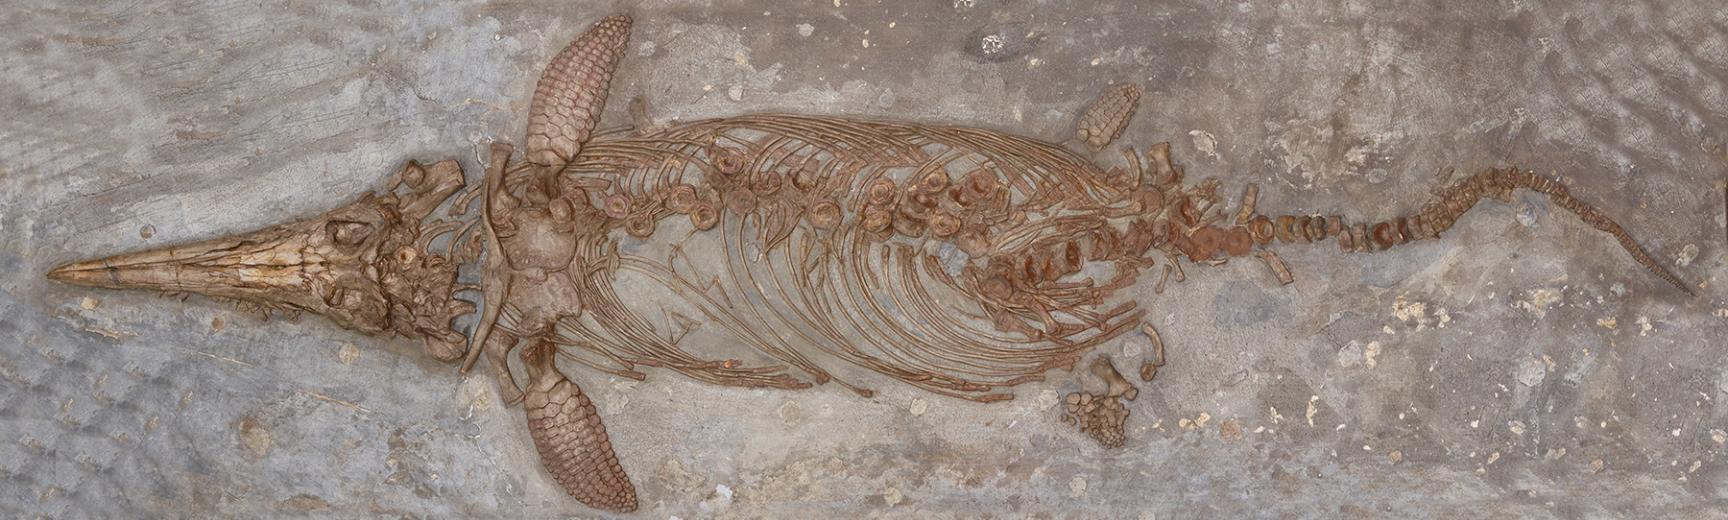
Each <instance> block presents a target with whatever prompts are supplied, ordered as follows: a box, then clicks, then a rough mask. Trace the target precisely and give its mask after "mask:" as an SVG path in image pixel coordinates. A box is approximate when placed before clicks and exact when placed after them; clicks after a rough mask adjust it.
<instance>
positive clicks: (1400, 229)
mask: <svg viewBox="0 0 1728 520" xmlns="http://www.w3.org/2000/svg"><path fill="white" fill-rule="evenodd" d="M1518 188H1523V189H1527V190H1530V191H1534V192H1537V193H1541V194H1545V195H1547V196H1548V199H1549V200H1551V201H1554V203H1555V204H1558V205H1559V206H1560V207H1562V208H1566V209H1567V210H1569V211H1571V212H1572V213H1575V214H1577V215H1578V218H1579V219H1580V220H1583V221H1584V222H1585V223H1586V224H1590V226H1591V227H1594V228H1596V229H1599V230H1602V231H1604V232H1607V233H1608V234H1609V235H1612V236H1613V237H1614V240H1616V241H1618V242H1620V247H1622V248H1625V249H1626V253H1627V254H1630V255H1632V259H1633V260H1634V261H1637V262H1638V265H1642V266H1644V268H1645V269H1648V270H1650V272H1651V273H1654V274H1655V275H1656V276H1657V277H1658V278H1661V279H1662V280H1663V281H1666V282H1668V283H1669V284H1672V285H1673V286H1674V287H1676V288H1679V289H1680V290H1681V291H1683V292H1685V293H1686V294H1687V295H1692V296H1696V295H1697V293H1695V292H1694V291H1693V290H1692V288H1691V287H1690V286H1688V285H1686V283H1685V282H1683V281H1681V280H1680V278H1679V277H1677V276H1675V275H1674V273H1672V272H1669V271H1668V269H1667V268H1664V267H1662V265H1661V264H1659V263H1657V262H1656V259H1654V258H1651V256H1650V254H1649V253H1648V252H1646V251H1645V250H1644V248H1643V247H1642V246H1640V245H1638V242H1637V241H1636V240H1633V239H1632V235H1631V234H1629V233H1627V232H1626V229H1625V228H1623V227H1621V226H1620V224H1619V223H1617V222H1614V219H1612V218H1609V217H1608V215H1607V214H1604V213H1603V212H1602V210H1600V209H1597V208H1596V207H1595V206H1591V205H1589V204H1586V203H1584V202H1583V201H1580V200H1578V199H1576V198H1573V197H1572V195H1571V193H1570V192H1569V191H1568V190H1567V189H1566V186H1565V185H1563V184H1560V183H1558V182H1555V181H1554V180H1553V179H1549V178H1547V177H1543V176H1540V175H1537V174H1536V172H1534V171H1531V170H1519V169H1516V168H1507V169H1489V170H1486V171H1483V172H1481V173H1478V174H1475V175H1472V176H1470V177H1467V178H1465V179H1464V180H1461V181H1459V182H1457V183H1455V184H1453V185H1451V186H1447V187H1445V188H1441V189H1440V190H1438V191H1436V192H1435V194H1434V197H1433V198H1431V199H1429V200H1428V202H1427V203H1425V204H1423V205H1422V210H1421V211H1419V212H1417V213H1416V214H1415V215H1407V216H1400V217H1397V218H1393V219H1390V220H1385V221H1381V222H1376V223H1373V224H1355V225H1351V224H1348V223H1346V222H1345V221H1344V219H1343V218H1342V217H1339V216H1327V217H1320V216H1305V215H1303V216H1298V215H1283V216H1279V217H1267V216H1265V215H1261V216H1257V217H1255V218H1254V219H1253V220H1251V221H1249V223H1248V229H1249V231H1250V232H1251V233H1252V234H1253V236H1254V238H1255V240H1257V241H1259V242H1260V243H1261V244H1266V243H1269V242H1272V241H1273V239H1277V240H1278V241H1280V242H1287V243H1305V242H1314V241H1320V240H1325V239H1327V238H1332V237H1337V239H1338V246H1339V247H1340V248H1342V249H1343V250H1345V251H1358V252H1368V251H1380V250H1385V249H1390V248H1392V247H1394V246H1398V245H1402V244H1406V243H1409V242H1412V241H1416V240H1423V239H1433V238H1439V237H1440V234H1441V233H1445V232H1446V230H1449V229H1451V228H1452V225H1453V224H1454V223H1456V222H1457V221H1458V219H1459V218H1460V217H1462V216H1464V213H1466V212H1468V211H1470V208H1472V207H1475V206H1476V203H1477V202H1478V201H1481V200H1482V198H1483V197H1486V196H1493V197H1496V198H1500V199H1507V198H1509V196H1510V195H1511V193H1512V190H1514V189H1518Z"/></svg>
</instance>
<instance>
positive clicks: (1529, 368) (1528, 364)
mask: <svg viewBox="0 0 1728 520" xmlns="http://www.w3.org/2000/svg"><path fill="white" fill-rule="evenodd" d="M1547 376H1548V367H1547V366H1546V365H1545V364H1543V363H1542V360H1540V359H1536V358H1533V357H1526V358H1524V361H1520V362H1519V363H1518V383H1519V384H1522V385H1524V386H1532V387H1533V386H1536V385H1539V384H1542V378H1544V377H1547Z"/></svg>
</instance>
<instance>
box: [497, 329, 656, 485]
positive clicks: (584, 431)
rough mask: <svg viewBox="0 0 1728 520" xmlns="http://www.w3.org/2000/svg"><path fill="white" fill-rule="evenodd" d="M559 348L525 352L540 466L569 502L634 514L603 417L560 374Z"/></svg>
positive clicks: (531, 427)
mask: <svg viewBox="0 0 1728 520" xmlns="http://www.w3.org/2000/svg"><path fill="white" fill-rule="evenodd" d="M557 352H558V347H557V346H556V345H554V344H552V343H551V342H548V341H546V340H543V339H542V340H539V341H537V342H536V343H535V344H534V345H533V346H530V347H528V349H527V350H524V351H523V352H522V359H523V361H525V362H526V363H525V364H526V365H527V366H528V379H529V382H528V389H527V396H526V398H525V399H524V400H523V402H522V408H523V409H524V410H526V411H527V412H528V432H529V433H530V434H532V435H533V437H534V448H535V449H537V450H539V451H540V463H541V464H544V465H546V471H547V472H549V473H551V474H552V478H553V479H556V480H557V481H558V485H559V486H562V487H563V488H564V491H565V492H567V493H569V494H570V496H572V497H576V500H579V501H581V502H582V503H583V504H586V505H588V507H593V508H596V509H605V510H607V511H616V512H620V513H625V512H630V511H635V510H636V486H634V485H632V484H631V483H630V476H629V475H626V474H624V467H623V466H621V465H619V464H618V455H617V454H615V453H613V452H612V440H611V438H609V437H607V436H606V426H605V425H603V424H601V423H600V414H599V413H598V412H596V411H595V409H594V403H593V402H591V401H589V400H588V396H587V395H585V394H583V393H582V389H581V388H578V387H577V386H576V383H573V382H571V381H570V380H569V379H568V378H565V377H564V374H563V373H561V372H559V371H558V367H557V365H556V363H554V360H555V359H556V358H557Z"/></svg>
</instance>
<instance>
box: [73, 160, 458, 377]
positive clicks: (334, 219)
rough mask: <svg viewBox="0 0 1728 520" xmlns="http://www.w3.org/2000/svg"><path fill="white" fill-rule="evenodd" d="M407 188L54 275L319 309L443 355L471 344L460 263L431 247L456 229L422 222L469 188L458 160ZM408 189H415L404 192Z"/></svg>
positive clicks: (427, 170)
mask: <svg viewBox="0 0 1728 520" xmlns="http://www.w3.org/2000/svg"><path fill="white" fill-rule="evenodd" d="M397 179H398V182H397V183H396V186H398V187H400V186H403V185H405V186H406V187H407V190H400V189H396V190H392V191H391V192H389V193H385V194H382V195H380V194H374V193H368V194H366V195H364V196H362V197H361V198H360V199H359V200H357V201H354V202H352V203H350V204H348V205H346V206H342V207H340V208H336V209H335V210H332V211H330V212H327V213H325V214H323V215H319V216H317V217H314V218H311V219H307V220H302V221H299V222H294V223H290V224H284V225H278V226H273V227H269V228H265V229H261V230H257V231H252V232H248V233H241V234H238V235H233V236H227V237H222V238H217V239H212V240H204V241H199V242H192V243H187V244H180V245H175V246H169V247H165V248H161V249H155V250H150V251H142V252H136V253H128V254H122V255H117V256H112V257H108V258H102V259H98V260H89V261H84V262H75V263H71V264H67V265H63V266H60V267H59V268H56V269H54V270H53V271H52V272H50V273H48V276H49V277H50V278H53V279H55V280H60V281H64V282H70V283H75V284H80V285H88V286H93V287H104V288H110V289H152V290H157V291H163V292H170V293H195V294H202V295H206V296H210V297H214V298H218V299H226V300H234V301H238V302H243V303H245V304H251V305H256V306H259V307H262V308H265V309H275V310H283V311H288V312H299V311H305V312H310V313H314V314H320V315H323V316H325V317H327V318H329V319H330V320H331V321H333V322H335V323H336V324H337V325H340V326H342V327H344V328H348V329H353V330H357V331H361V332H365V333H368V334H379V333H391V334H397V335H401V336H405V337H408V338H414V339H422V340H424V341H425V342H426V348H427V350H428V351H430V352H431V353H432V354H433V355H434V356H435V357H437V358H439V359H442V360H451V359H456V358H459V357H461V356H462V354H463V353H464V352H465V351H466V340H465V338H464V336H463V335H462V334H461V333H459V332H457V331H456V330H455V329H454V327H453V326H452V325H451V321H452V320H453V319H454V318H456V317H457V316H461V315H463V314H467V313H469V312H471V311H472V310H473V305H472V304H469V303H468V302H466V301H462V300H457V299H454V297H453V293H454V292H455V290H456V289H457V285H456V270H457V263H456V262H454V261H452V260H451V259H450V258H446V257H445V256H442V255H437V254H431V253H429V252H428V249H429V247H428V246H429V245H430V243H431V242H432V239H433V238H435V236H436V235H438V234H441V233H442V232H443V231H448V230H450V229H451V226H448V225H444V226H437V225H426V224H423V223H422V220H423V219H425V218H426V217H427V216H428V215H429V214H431V213H432V211H433V210H435V209H437V208H438V207H439V206H440V205H441V204H442V203H443V202H444V200H445V199H447V198H449V197H450V195H451V194H453V193H455V192H456V190H458V189H460V188H461V187H462V186H463V180H462V170H461V167H460V166H459V165H458V164H457V163H456V161H444V162H440V163H437V164H433V165H431V166H429V167H423V166H421V165H419V164H417V163H414V162H409V163H408V165H407V166H406V167H404V168H403V170H402V172H401V173H399V174H398V177H397ZM397 191H402V192H404V193H400V194H398V193H396V192H397Z"/></svg>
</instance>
